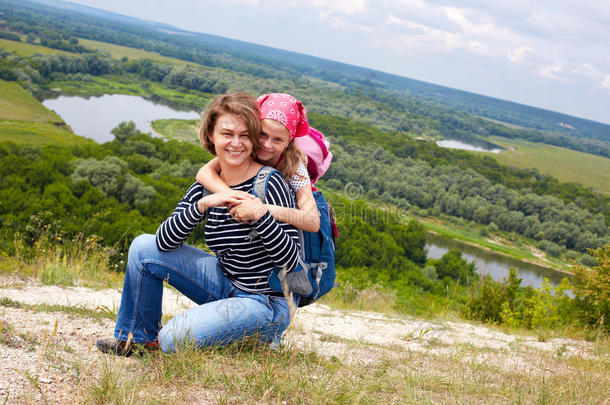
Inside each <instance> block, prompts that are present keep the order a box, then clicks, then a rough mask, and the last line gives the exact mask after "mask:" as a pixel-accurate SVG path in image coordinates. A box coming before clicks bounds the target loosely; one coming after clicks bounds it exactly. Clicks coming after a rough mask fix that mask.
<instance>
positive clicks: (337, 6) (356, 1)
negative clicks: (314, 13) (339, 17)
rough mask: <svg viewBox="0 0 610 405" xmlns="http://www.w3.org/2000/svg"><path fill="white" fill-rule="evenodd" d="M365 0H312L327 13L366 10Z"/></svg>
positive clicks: (348, 12)
mask: <svg viewBox="0 0 610 405" xmlns="http://www.w3.org/2000/svg"><path fill="white" fill-rule="evenodd" d="M364 2H365V0H333V1H325V0H312V1H311V5H312V6H313V7H315V8H318V9H320V10H322V11H323V12H325V13H331V14H334V13H343V14H354V13H359V12H362V11H364V10H365V6H364Z"/></svg>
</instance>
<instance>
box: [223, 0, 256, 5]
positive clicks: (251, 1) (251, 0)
mask: <svg viewBox="0 0 610 405" xmlns="http://www.w3.org/2000/svg"><path fill="white" fill-rule="evenodd" d="M225 1H226V2H227V3H237V4H246V5H248V6H258V5H259V4H260V1H259V0H225Z"/></svg>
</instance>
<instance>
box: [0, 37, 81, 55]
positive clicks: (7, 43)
mask: <svg viewBox="0 0 610 405" xmlns="http://www.w3.org/2000/svg"><path fill="white" fill-rule="evenodd" d="M0 48H4V49H6V50H7V51H11V52H15V53H16V54H17V55H20V56H32V55H35V54H37V53H39V54H41V55H47V54H50V53H69V52H66V51H61V50H59V49H53V48H47V47H46V46H40V45H34V44H28V43H26V42H17V41H11V40H8V39H3V38H0Z"/></svg>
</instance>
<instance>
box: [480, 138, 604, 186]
mask: <svg viewBox="0 0 610 405" xmlns="http://www.w3.org/2000/svg"><path fill="white" fill-rule="evenodd" d="M489 140H490V141H491V142H493V143H496V144H498V145H500V146H502V147H503V148H505V150H504V151H503V152H501V153H489V154H488V156H490V157H493V158H494V159H496V160H497V161H498V162H500V163H502V164H504V165H508V166H515V167H518V168H536V169H538V170H539V171H540V172H541V173H548V174H550V175H551V176H553V177H556V178H557V179H559V181H563V182H575V183H580V184H582V185H583V186H586V187H593V189H595V190H596V191H598V192H602V193H605V194H610V159H608V158H604V157H602V156H596V155H590V154H588V153H583V152H577V151H574V150H570V149H566V148H561V147H558V146H552V145H547V144H543V143H533V142H528V141H524V140H521V139H507V138H500V137H489Z"/></svg>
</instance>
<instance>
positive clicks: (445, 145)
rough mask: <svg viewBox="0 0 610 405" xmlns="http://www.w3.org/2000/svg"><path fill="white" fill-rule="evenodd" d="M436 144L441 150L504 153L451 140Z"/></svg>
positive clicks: (500, 150) (499, 150)
mask: <svg viewBox="0 0 610 405" xmlns="http://www.w3.org/2000/svg"><path fill="white" fill-rule="evenodd" d="M436 144H437V145H438V146H440V147H441V148H448V149H464V150H470V151H474V152H492V153H500V152H502V149H485V148H481V147H480V146H474V145H470V144H468V143H464V142H460V141H454V140H451V139H443V140H442V141H436Z"/></svg>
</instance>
